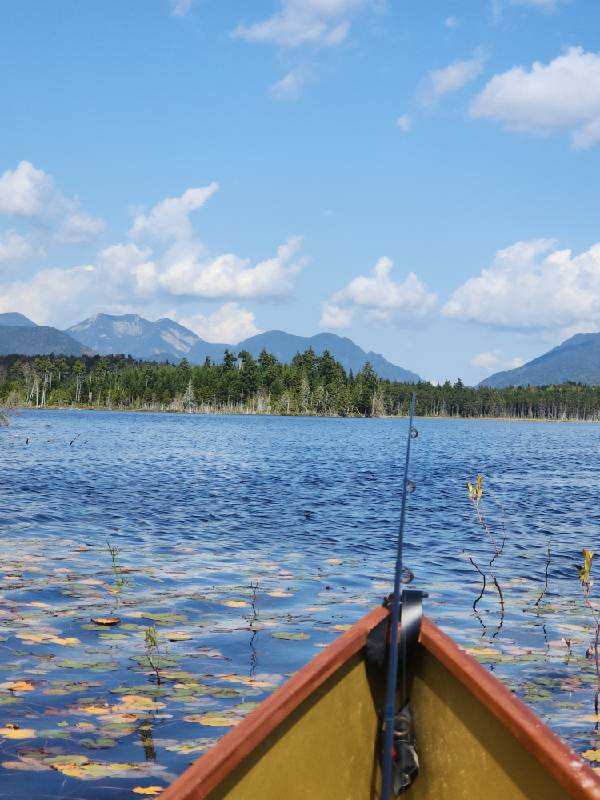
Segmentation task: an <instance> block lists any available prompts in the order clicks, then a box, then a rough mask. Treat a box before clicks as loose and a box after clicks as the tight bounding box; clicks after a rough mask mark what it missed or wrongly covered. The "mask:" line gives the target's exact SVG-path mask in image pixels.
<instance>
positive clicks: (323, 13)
mask: <svg viewBox="0 0 600 800" xmlns="http://www.w3.org/2000/svg"><path fill="white" fill-rule="evenodd" d="M370 4H371V0H281V8H280V10H279V11H277V12H276V13H275V14H273V15H272V16H271V17H268V18H267V19H265V20H262V21H261V22H256V23H254V24H252V25H238V27H237V28H236V29H235V30H234V32H233V36H234V37H235V38H237V39H245V40H246V41H249V42H270V43H273V44H277V45H279V46H281V47H299V46H301V45H306V44H311V45H320V46H323V47H334V46H336V45H339V44H341V43H342V42H343V41H344V40H345V39H346V38H347V36H348V33H349V31H350V24H351V20H352V17H353V16H354V15H355V14H356V13H358V12H359V11H361V10H363V9H364V8H366V7H367V6H368V5H370Z"/></svg>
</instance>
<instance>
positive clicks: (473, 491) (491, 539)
mask: <svg viewBox="0 0 600 800" xmlns="http://www.w3.org/2000/svg"><path fill="white" fill-rule="evenodd" d="M467 493H468V497H469V500H470V502H471V507H472V509H473V511H474V513H475V517H476V519H477V523H478V525H479V526H480V528H481V530H482V531H483V533H484V535H485V539H486V540H487V542H488V544H489V545H490V547H491V556H490V559H489V561H488V563H487V566H484V567H483V568H482V566H481V565H480V564H478V563H477V562H476V561H475V559H474V558H473V556H471V555H470V554H468V553H467V554H466V555H467V558H468V559H469V561H470V563H471V565H472V566H473V567H474V568H475V569H476V570H477V572H478V574H479V576H480V577H481V581H482V585H481V591H480V593H479V595H478V597H477V598H476V599H475V601H474V602H473V611H474V612H475V613H477V605H478V603H479V601H480V600H481V598H482V597H483V595H484V593H485V590H486V588H487V584H488V576H489V578H490V579H491V581H492V583H493V585H494V587H495V589H496V592H497V593H498V603H499V606H500V619H499V623H498V630H500V628H501V627H502V624H503V622H504V613H505V603H504V592H503V591H502V587H501V586H500V582H499V581H498V578H497V576H496V571H495V568H494V562H496V561H497V559H498V558H499V557H500V556H501V555H502V553H503V552H504V545H505V544H506V536H503V538H502V540H501V541H500V543H498V537H497V536H496V535H495V534H494V531H493V530H492V528H491V526H490V525H489V523H488V522H487V520H486V518H485V516H484V513H483V508H482V500H483V495H484V489H483V475H480V474H479V475H477V477H476V479H475V483H472V482H471V481H467Z"/></svg>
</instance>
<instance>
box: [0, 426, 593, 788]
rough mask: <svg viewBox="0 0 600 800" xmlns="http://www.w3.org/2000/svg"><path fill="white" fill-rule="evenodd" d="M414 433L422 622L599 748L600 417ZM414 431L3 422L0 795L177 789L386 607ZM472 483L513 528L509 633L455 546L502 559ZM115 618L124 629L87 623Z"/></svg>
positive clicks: (489, 511) (414, 534) (557, 725)
mask: <svg viewBox="0 0 600 800" xmlns="http://www.w3.org/2000/svg"><path fill="white" fill-rule="evenodd" d="M417 427H418V428H419V433H420V436H419V438H418V439H417V440H416V442H415V446H414V450H413V466H412V477H413V479H414V481H415V483H416V484H417V490H416V492H415V493H414V494H413V495H412V497H411V501H410V508H409V512H408V521H407V530H406V563H407V564H408V565H409V566H410V567H411V569H412V570H413V572H414V573H415V581H414V583H415V585H417V586H419V587H421V588H424V589H426V590H428V591H429V593H430V596H429V599H428V600H427V601H426V612H427V613H428V614H429V615H430V616H431V617H432V618H433V619H434V620H435V621H436V622H438V623H439V624H440V625H441V626H442V627H443V628H444V630H446V631H447V632H448V633H450V634H451V635H452V636H454V637H455V638H456V639H457V640H459V641H460V642H461V643H462V644H463V645H464V646H465V647H467V648H469V649H470V650H471V652H473V653H474V654H475V655H476V656H477V657H478V658H479V659H480V660H481V661H482V662H483V663H484V664H486V665H487V666H488V667H489V668H490V669H493V670H494V671H495V672H496V673H497V674H498V675H499V676H500V677H501V678H503V679H504V680H505V681H506V682H507V683H508V684H509V685H510V686H511V688H512V689H514V690H515V691H516V693H517V694H518V695H519V696H520V697H521V698H522V699H524V700H525V701H526V702H528V703H529V704H530V705H531V706H532V707H533V708H534V709H535V710H536V711H537V713H538V714H540V715H541V716H542V717H543V718H544V719H545V720H546V721H547V722H548V723H549V724H550V725H551V727H553V728H554V729H555V730H556V731H557V732H558V733H559V734H560V735H562V736H563V737H564V738H565V739H566V740H567V741H568V742H569V743H570V744H571V745H572V746H573V747H574V748H575V749H576V750H578V751H579V752H581V753H583V752H586V751H588V750H590V749H594V748H597V747H598V746H599V737H598V733H597V730H596V728H597V724H596V723H597V719H596V718H595V716H594V711H593V701H594V687H595V672H594V665H593V662H592V661H591V660H590V659H589V658H586V657H585V652H586V649H587V647H588V646H589V642H590V639H591V636H592V628H591V621H590V618H589V615H588V614H587V613H586V610H585V608H584V605H583V603H582V599H581V587H580V584H579V581H578V576H577V565H578V564H579V563H580V562H581V549H582V548H583V547H588V548H591V549H594V548H596V549H598V542H599V539H600V537H599V535H598V530H599V522H600V519H599V517H600V510H599V506H598V499H599V491H598V487H599V480H600V465H599V463H598V457H597V454H598V450H599V445H600V426H598V425H571V424H556V425H553V424H540V423H531V424H529V423H507V422H496V421H459V420H447V421H444V420H419V421H418V423H417ZM406 429H407V422H406V421H405V420H342V419H314V418H272V417H244V416H237V417H236V416H227V417H225V416H211V417H208V416H207V417H204V416H173V415H167V414H152V415H144V414H134V413H108V412H107V413H104V412H83V411H45V412H33V411H31V412H23V413H20V414H18V415H15V416H13V417H12V420H11V425H10V427H8V428H0V503H1V505H0V533H1V536H0V552H1V559H2V560H1V567H2V573H3V575H2V586H1V594H0V762H1V764H2V766H1V770H0V773H1V774H0V778H1V779H0V797H7V798H8V797H11V798H15V797H19V798H34V799H35V798H48V797H53V798H56V797H61V798H63V797H64V798H92V797H93V798H99V799H103V798H121V797H135V796H141V795H139V794H138V793H136V794H133V789H138V788H139V787H142V788H143V789H147V790H148V791H149V792H150V791H152V790H151V789H150V788H149V787H164V786H165V785H166V784H167V783H168V782H169V781H171V780H172V779H173V777H174V776H175V775H177V774H179V773H180V772H181V771H182V770H183V769H184V768H185V767H186V766H187V765H188V764H189V763H190V762H191V761H193V760H194V759H195V758H197V756H198V754H199V753H201V752H203V750H204V749H206V747H207V746H208V745H209V744H210V742H211V741H213V740H214V739H215V738H218V737H219V736H221V735H223V734H224V733H225V732H226V730H227V729H228V727H230V726H231V725H232V724H234V723H235V722H236V721H237V720H239V719H240V718H241V717H242V716H243V715H244V714H245V713H247V712H248V711H249V710H250V709H251V708H252V707H253V706H254V704H255V703H257V702H259V701H260V700H261V699H262V698H263V697H264V696H266V694H268V693H269V692H270V691H272V689H273V688H274V687H275V686H277V685H278V684H279V683H280V682H281V681H282V680H284V678H285V677H286V676H287V675H289V674H290V673H291V672H293V671H295V670H296V669H298V668H299V667H300V666H302V665H303V664H304V663H306V662H307V661H308V660H309V659H310V658H311V657H312V656H313V655H314V654H315V653H317V652H318V651H319V648H321V647H323V646H324V645H325V644H327V643H329V642H330V641H332V639H333V638H334V637H335V636H336V635H339V632H340V630H343V629H344V626H346V625H348V624H350V623H351V622H353V621H355V620H356V619H358V618H359V617H360V616H361V615H362V614H364V613H365V612H366V611H367V610H369V608H370V607H372V606H373V605H374V604H377V603H379V602H380V601H381V598H382V597H383V596H384V595H385V594H386V593H387V592H388V591H389V588H390V586H389V584H390V579H391V572H392V568H393V567H392V564H393V549H394V543H395V536H396V530H397V523H398V512H399V488H400V485H401V479H402V465H403V451H404V445H405V437H406ZM477 472H480V473H482V474H483V475H484V476H485V484H484V486H485V495H484V505H483V508H484V511H485V513H486V515H487V519H488V521H489V523H490V525H491V527H492V529H493V531H494V533H495V534H496V536H497V537H498V540H500V539H502V538H503V537H504V536H505V537H506V544H505V548H504V551H503V554H502V556H501V557H500V558H499V559H497V561H496V565H495V566H496V567H497V576H498V581H499V583H500V585H501V587H502V590H503V594H504V601H505V614H504V618H503V619H502V620H501V618H500V606H499V603H498V595H497V593H496V592H495V590H494V587H493V585H491V584H490V585H489V586H488V590H487V591H486V593H485V595H484V597H483V598H482V600H481V601H480V603H479V604H478V606H477V611H478V614H474V613H473V609H472V604H473V601H474V600H475V599H476V598H477V595H478V593H479V589H480V585H481V584H480V580H479V577H478V575H477V572H476V571H475V570H474V568H473V567H472V566H471V565H470V564H469V562H468V560H467V557H466V556H465V551H466V552H467V553H468V554H470V555H471V556H472V557H473V558H474V559H475V560H476V561H477V562H478V563H481V564H483V563H485V561H486V560H488V561H489V559H490V557H491V546H490V544H489V543H488V541H487V539H486V537H485V534H484V533H483V531H482V529H481V528H480V527H479V526H478V524H477V522H476V520H475V517H474V514H473V509H472V508H471V506H470V504H469V500H468V497H467V493H466V489H465V482H466V480H467V479H468V478H473V477H474V476H475V474H476V473H477ZM548 542H550V545H551V559H550V565H549V569H548V576H549V580H548V592H547V594H546V595H545V596H544V598H543V599H542V601H541V602H540V604H539V605H538V606H535V605H534V604H535V601H536V599H537V598H538V596H539V594H540V592H541V591H542V588H543V584H544V572H545V567H546V549H547V544H548ZM596 591H597V590H596ZM110 617H116V618H118V619H119V620H120V623H119V624H116V625H114V626H106V625H99V624H94V623H92V622H91V620H92V619H98V618H110ZM500 622H502V625H501V627H499V623H500ZM158 681H160V682H158ZM146 796H149V795H146Z"/></svg>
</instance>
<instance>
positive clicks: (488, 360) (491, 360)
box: [471, 350, 500, 370]
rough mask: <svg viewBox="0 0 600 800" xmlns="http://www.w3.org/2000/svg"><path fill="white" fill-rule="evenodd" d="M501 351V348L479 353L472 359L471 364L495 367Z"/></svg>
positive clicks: (487, 368)
mask: <svg viewBox="0 0 600 800" xmlns="http://www.w3.org/2000/svg"><path fill="white" fill-rule="evenodd" d="M499 352H500V351H499V350H494V351H493V352H492V351H488V352H485V353H477V355H475V356H473V358H472V359H471V365H472V366H473V367H479V368H480V369H485V370H490V369H493V368H494V367H495V366H496V365H497V364H498V362H499V360H500V359H499V357H498V356H499Z"/></svg>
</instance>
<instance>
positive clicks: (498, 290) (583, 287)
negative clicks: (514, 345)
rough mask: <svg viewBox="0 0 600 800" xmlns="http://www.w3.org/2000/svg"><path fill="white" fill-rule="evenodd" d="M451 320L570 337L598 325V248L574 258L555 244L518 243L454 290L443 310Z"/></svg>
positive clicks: (594, 247) (599, 249) (597, 245)
mask: <svg viewBox="0 0 600 800" xmlns="http://www.w3.org/2000/svg"><path fill="white" fill-rule="evenodd" d="M443 314H444V315H445V316H447V317H451V318H453V319H458V320H464V321H470V322H478V323H481V324H483V325H491V326H494V327H499V328H507V329H522V330H527V329H529V330H539V331H544V330H545V331H547V332H549V333H551V334H552V335H553V336H555V335H562V336H565V335H568V334H569V333H570V332H572V331H573V330H574V328H573V326H576V327H577V329H582V326H583V329H585V330H597V329H598V327H599V326H600V243H599V244H595V245H593V246H592V247H591V248H590V249H589V250H587V251H585V252H583V253H580V254H579V255H574V254H573V252H572V251H571V250H558V249H556V245H555V242H554V240H552V239H537V240H533V241H526V242H517V243H516V244H514V245H512V246H511V247H507V248H506V249H505V250H500V251H499V252H498V253H496V256H495V258H494V260H493V263H492V265H491V266H490V267H488V268H487V269H483V270H482V271H481V274H480V275H478V276H477V277H475V278H470V279H469V280H468V281H466V282H465V283H464V284H463V285H462V286H460V287H459V288H458V289H456V291H455V292H453V294H452V295H451V297H450V299H449V300H448V302H447V303H446V305H445V306H444V308H443Z"/></svg>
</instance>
